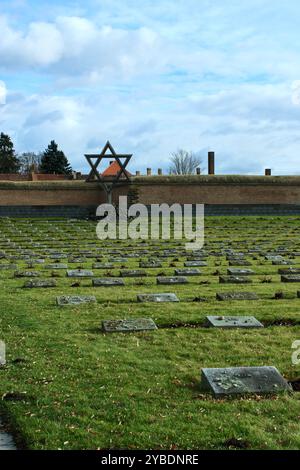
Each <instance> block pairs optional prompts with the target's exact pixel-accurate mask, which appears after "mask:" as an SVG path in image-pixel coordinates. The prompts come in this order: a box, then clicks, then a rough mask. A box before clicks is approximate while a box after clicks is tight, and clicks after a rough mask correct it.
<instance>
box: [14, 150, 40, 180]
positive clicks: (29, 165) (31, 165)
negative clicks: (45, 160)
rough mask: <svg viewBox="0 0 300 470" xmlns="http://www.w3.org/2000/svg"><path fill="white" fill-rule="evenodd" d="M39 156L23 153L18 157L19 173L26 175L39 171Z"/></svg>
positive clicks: (32, 153)
mask: <svg viewBox="0 0 300 470" xmlns="http://www.w3.org/2000/svg"><path fill="white" fill-rule="evenodd" d="M41 157H42V156H41V154H40V153H39V154H36V153H34V152H25V153H22V155H19V161H20V165H21V168H20V173H22V174H25V175H26V174H28V173H30V172H31V171H33V170H37V171H39V169H40V165H41Z"/></svg>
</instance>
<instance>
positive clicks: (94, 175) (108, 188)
mask: <svg viewBox="0 0 300 470" xmlns="http://www.w3.org/2000/svg"><path fill="white" fill-rule="evenodd" d="M108 151H109V153H107V152H108ZM131 157H132V154H131V155H130V154H117V153H116V152H115V151H114V149H113V147H112V145H111V144H110V142H109V141H107V142H106V144H105V145H104V147H103V149H102V151H101V152H100V154H99V155H97V154H86V155H85V158H86V159H87V161H88V163H89V165H90V167H91V171H90V173H89V175H88V177H87V179H86V182H92V181H93V182H94V181H95V179H96V181H99V183H100V184H101V186H102V188H103V189H104V191H105V192H106V195H107V199H108V202H110V203H111V196H112V190H113V188H114V187H115V186H116V185H117V184H118V182H119V179H120V178H121V175H124V176H125V178H126V180H127V181H128V182H130V180H129V177H128V174H127V172H126V167H127V165H128V163H129V161H130V159H131ZM108 158H109V159H110V160H111V159H112V158H113V159H114V160H115V161H116V162H117V163H118V164H119V166H120V171H119V172H118V173H117V174H116V175H114V176H112V177H111V178H109V177H105V178H103V176H101V175H100V173H99V171H98V166H99V165H100V163H101V161H102V160H103V159H108ZM122 159H123V160H124V159H125V161H124V163H123V162H122V161H121V160H122ZM94 160H96V161H95V162H94Z"/></svg>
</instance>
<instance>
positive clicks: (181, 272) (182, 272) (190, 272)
mask: <svg viewBox="0 0 300 470" xmlns="http://www.w3.org/2000/svg"><path fill="white" fill-rule="evenodd" d="M200 274H202V273H201V271H200V270H199V269H197V268H194V269H193V268H190V269H188V268H186V269H175V275H176V276H199V275H200Z"/></svg>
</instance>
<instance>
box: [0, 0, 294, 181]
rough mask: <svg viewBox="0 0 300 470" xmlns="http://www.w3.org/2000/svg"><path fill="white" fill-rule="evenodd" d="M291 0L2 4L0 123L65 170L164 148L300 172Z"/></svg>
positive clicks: (142, 161) (137, 161)
mask: <svg viewBox="0 0 300 470" xmlns="http://www.w3.org/2000/svg"><path fill="white" fill-rule="evenodd" d="M299 17H300V3H299V1H298V0H286V1H285V2H282V1H281V0H280V1H279V0H243V1H237V0H222V1H221V0H176V1H175V0H172V1H171V0H151V1H150V0H85V1H84V2H83V1H79V0H78V1H70V0H67V1H66V0H64V1H57V0H51V1H50V0H10V1H8V0H1V2H0V33H1V34H0V131H3V132H6V133H9V134H10V135H11V136H12V138H13V140H14V142H15V146H16V149H17V151H19V152H22V151H40V150H43V149H44V148H45V147H46V146H47V144H48V143H49V141H50V140H51V139H55V140H56V141H57V142H58V144H59V145H60V147H61V148H62V149H63V150H64V151H65V153H66V155H67V156H68V158H69V160H70V162H71V164H72V166H73V167H74V168H76V169H77V170H81V171H87V167H86V164H85V160H84V157H83V155H84V153H87V152H88V153H91V152H97V151H98V150H100V149H101V148H102V147H103V145H104V143H105V142H106V140H108V139H109V140H110V141H111V143H112V144H113V146H114V147H115V148H116V150H118V151H120V152H125V153H129V152H130V153H133V154H134V158H133V160H132V164H131V168H132V170H137V169H138V170H141V171H145V168H146V167H152V168H153V170H154V171H156V169H157V168H158V167H162V168H163V169H164V170H165V171H167V170H168V166H169V158H170V154H171V153H172V152H174V151H175V150H176V149H177V148H184V149H187V150H193V151H194V152H197V153H199V154H200V155H201V156H202V158H203V166H204V167H206V154H207V151H208V150H214V151H215V152H216V169H217V172H218V173H219V174H224V173H249V174H252V173H254V174H255V173H263V170H264V168H272V169H273V172H274V173H275V174H295V173H299V151H300V126H299V121H300V35H299V25H298V23H299Z"/></svg>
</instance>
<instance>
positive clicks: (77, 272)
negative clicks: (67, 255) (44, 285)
mask: <svg viewBox="0 0 300 470" xmlns="http://www.w3.org/2000/svg"><path fill="white" fill-rule="evenodd" d="M93 276H94V273H93V271H89V270H88V269H69V270H68V271H67V277H93Z"/></svg>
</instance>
